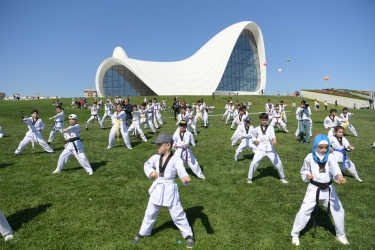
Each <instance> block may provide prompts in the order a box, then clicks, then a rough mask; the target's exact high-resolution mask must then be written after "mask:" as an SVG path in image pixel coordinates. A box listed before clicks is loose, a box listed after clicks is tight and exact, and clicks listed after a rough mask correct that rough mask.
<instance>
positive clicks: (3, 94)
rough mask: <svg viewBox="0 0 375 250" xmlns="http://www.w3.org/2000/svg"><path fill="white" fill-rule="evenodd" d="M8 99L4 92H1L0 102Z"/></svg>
mask: <svg viewBox="0 0 375 250" xmlns="http://www.w3.org/2000/svg"><path fill="white" fill-rule="evenodd" d="M5 97H6V94H5V93H4V92H0V100H2V99H4V98H5Z"/></svg>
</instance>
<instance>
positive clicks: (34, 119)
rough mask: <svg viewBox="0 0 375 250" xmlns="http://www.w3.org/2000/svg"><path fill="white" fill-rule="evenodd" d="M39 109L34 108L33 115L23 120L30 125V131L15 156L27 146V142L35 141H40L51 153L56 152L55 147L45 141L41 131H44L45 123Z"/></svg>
mask: <svg viewBox="0 0 375 250" xmlns="http://www.w3.org/2000/svg"><path fill="white" fill-rule="evenodd" d="M38 116H39V111H38V110H37V109H34V110H32V111H31V117H29V118H24V119H23V121H24V123H26V124H27V125H28V128H29V131H27V132H26V135H25V137H24V138H23V140H22V141H21V142H20V144H19V145H18V148H17V149H16V151H15V152H14V155H15V156H18V155H19V154H20V153H21V152H22V150H24V148H25V147H26V146H27V144H29V143H30V142H31V143H34V142H35V141H36V142H37V143H39V145H40V146H41V147H42V148H43V149H44V150H45V151H47V153H49V154H54V153H55V152H54V151H53V149H52V148H51V147H50V146H49V145H48V144H47V142H45V140H44V139H43V137H42V134H41V132H42V131H43V129H44V127H45V125H44V122H43V121H42V119H40V118H39V117H38Z"/></svg>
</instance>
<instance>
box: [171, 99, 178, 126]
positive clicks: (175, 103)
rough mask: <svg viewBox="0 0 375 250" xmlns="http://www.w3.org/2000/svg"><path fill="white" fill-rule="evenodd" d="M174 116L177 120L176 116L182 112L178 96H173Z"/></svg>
mask: <svg viewBox="0 0 375 250" xmlns="http://www.w3.org/2000/svg"><path fill="white" fill-rule="evenodd" d="M172 107H173V117H174V120H175V121H176V117H177V116H178V115H179V114H180V102H179V101H178V97H177V96H176V97H175V98H173V106H172Z"/></svg>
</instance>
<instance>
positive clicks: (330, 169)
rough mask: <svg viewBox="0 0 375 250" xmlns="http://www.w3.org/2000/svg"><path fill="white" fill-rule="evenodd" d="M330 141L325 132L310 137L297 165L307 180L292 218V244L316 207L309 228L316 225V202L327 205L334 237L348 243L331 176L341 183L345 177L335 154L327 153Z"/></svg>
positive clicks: (342, 211)
mask: <svg viewBox="0 0 375 250" xmlns="http://www.w3.org/2000/svg"><path fill="white" fill-rule="evenodd" d="M329 145H330V142H329V139H328V137H327V136H326V135H323V134H319V135H317V136H316V137H315V138H314V146H313V147H312V152H311V153H309V154H308V155H307V156H306V158H305V160H304V161H303V165H302V168H301V171H300V173H301V177H302V180H303V181H304V182H308V181H310V183H309V185H308V186H307V191H306V195H305V198H304V199H303V202H302V205H301V208H300V210H299V211H298V213H297V215H296V218H295V220H294V225H293V229H292V232H291V236H292V243H293V244H294V245H296V246H298V245H299V244H300V241H299V234H300V232H301V231H302V229H304V228H305V226H306V224H307V223H308V222H309V220H310V215H311V213H312V212H313V210H314V208H316V214H315V219H314V222H313V227H314V228H316V224H315V221H316V215H317V212H318V209H319V201H321V202H322V203H323V205H324V206H325V207H327V210H328V214H329V213H332V217H333V221H334V222H335V229H336V239H337V240H338V241H340V242H341V243H342V244H349V242H348V240H347V239H346V236H345V228H344V216H345V212H344V208H343V207H342V205H341V202H340V200H339V198H338V197H337V194H336V191H335V188H334V186H333V184H332V178H334V180H335V181H336V182H338V183H339V184H344V183H345V182H346V179H345V178H344V177H343V176H342V174H341V171H340V167H339V165H338V164H337V162H336V159H335V157H334V156H333V155H332V154H330V153H329V152H330V146H329Z"/></svg>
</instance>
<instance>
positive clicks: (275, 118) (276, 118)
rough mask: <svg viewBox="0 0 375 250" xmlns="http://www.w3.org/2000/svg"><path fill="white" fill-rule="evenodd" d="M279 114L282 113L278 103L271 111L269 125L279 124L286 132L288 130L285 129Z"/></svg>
mask: <svg viewBox="0 0 375 250" xmlns="http://www.w3.org/2000/svg"><path fill="white" fill-rule="evenodd" d="M281 114H282V111H280V106H279V104H276V105H275V109H274V110H273V111H272V115H271V116H272V122H271V124H270V126H271V127H275V126H281V127H282V128H283V129H284V131H285V133H288V132H289V131H288V130H287V129H286V124H285V123H284V122H283V120H282V119H281Z"/></svg>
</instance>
